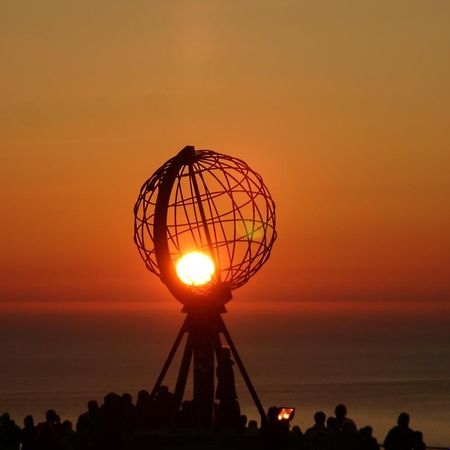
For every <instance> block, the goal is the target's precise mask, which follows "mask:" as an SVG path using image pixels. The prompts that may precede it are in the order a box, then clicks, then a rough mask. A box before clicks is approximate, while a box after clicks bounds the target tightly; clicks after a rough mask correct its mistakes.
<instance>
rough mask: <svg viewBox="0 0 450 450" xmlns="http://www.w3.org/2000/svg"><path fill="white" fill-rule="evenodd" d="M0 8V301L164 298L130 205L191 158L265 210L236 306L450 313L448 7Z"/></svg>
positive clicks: (96, 0) (94, 0)
mask: <svg viewBox="0 0 450 450" xmlns="http://www.w3.org/2000/svg"><path fill="white" fill-rule="evenodd" d="M3 5H4V6H2V14H1V16H0V38H1V40H0V42H1V55H2V61H3V64H2V70H1V71H0V94H1V97H0V98H1V102H0V118H1V120H0V147H1V166H0V170H1V174H0V175H1V177H0V199H1V204H2V209H3V214H2V221H1V233H0V236H1V238H0V239H1V249H2V251H1V253H0V293H1V294H0V300H1V301H3V302H15V301H24V302H39V301H40V302H47V301H55V300H56V301H66V302H69V301H70V302H77V301H94V302H101V301H107V300H114V301H119V302H128V301H131V302H139V301H143V300H147V299H148V300H149V301H157V300H163V301H165V300H166V299H169V298H170V297H169V294H168V293H167V292H166V289H165V288H164V287H163V286H162V285H161V283H160V282H159V280H158V279H157V278H156V277H154V276H153V275H151V274H150V273H148V272H147V271H146V269H145V267H144V264H143V263H142V261H141V259H140V257H139V255H138V252H137V250H136V248H135V247H134V244H133V240H132V238H133V215H132V207H133V204H134V202H135V199H136V196H137V193H138V190H139V188H140V186H141V185H142V183H143V182H144V180H145V179H147V178H148V177H149V176H150V175H151V174H152V173H153V171H154V170H155V169H156V168H158V167H159V165H161V164H162V163H163V162H164V161H165V160H166V159H168V158H169V157H171V156H172V155H173V154H174V153H176V152H177V151H178V150H179V149H181V148H182V147H183V146H185V145H188V144H191V145H195V146H196V147H197V148H210V149H213V150H217V151H220V152H223V153H228V154H232V155H234V156H237V157H240V158H242V159H245V160H246V161H247V162H248V163H249V164H250V165H251V166H252V167H253V168H254V169H256V170H257V171H258V172H260V173H261V174H262V175H263V177H264V179H265V181H266V183H267V185H268V187H269V189H270V191H271V193H272V195H273V197H274V199H275V201H276V204H277V214H278V234H279V238H278V241H277V243H276V246H275V249H274V252H273V255H272V257H271V259H270V260H269V262H268V263H267V264H266V266H265V267H264V268H263V269H262V271H261V272H260V273H258V275H257V276H255V278H254V279H253V280H252V281H250V283H249V284H248V285H247V286H245V287H244V288H242V289H240V290H239V291H236V293H235V298H239V299H241V300H242V301H256V300H257V301H266V300H267V301H272V300H276V301H280V302H291V301H308V302H309V301H326V302H330V301H341V302H342V301H366V302H374V301H375V302H376V301H384V302H386V301H389V302H390V301H392V302H395V301H415V302H416V301H419V302H421V301H423V302H425V301H427V302H434V303H436V302H446V301H448V300H449V296H450V202H449V198H450V127H449V123H450V83H449V80H450V58H449V54H450V27H449V26H448V24H449V23H450V3H449V2H444V1H435V2H423V1H396V2H392V1H380V2H360V1H357V0H355V1H349V2H345V3H342V2H331V1H330V2H301V1H281V2H280V1H272V2H269V1H261V0H252V1H243V2H234V1H230V2H222V1H211V0H208V1H192V2H187V1H185V2H151V1H140V0H138V1H135V2H109V1H106V0H103V1H102V0H90V1H89V2H87V1H81V2H75V3H71V4H69V3H67V2H58V1H56V0H50V1H47V0H44V1H41V2H34V3H33V2H29V3H27V4H25V3H23V2H20V1H19V2H18V1H9V0H7V1H6V2H4V4H3Z"/></svg>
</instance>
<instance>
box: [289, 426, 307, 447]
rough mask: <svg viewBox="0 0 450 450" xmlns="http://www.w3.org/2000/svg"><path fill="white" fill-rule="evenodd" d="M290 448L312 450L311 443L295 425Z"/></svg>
mask: <svg viewBox="0 0 450 450" xmlns="http://www.w3.org/2000/svg"><path fill="white" fill-rule="evenodd" d="M290 448H295V449H297V450H310V446H309V443H308V441H307V439H306V437H305V435H304V434H303V433H302V430H301V429H300V427H299V426H298V425H294V426H293V427H292V431H291V446H290Z"/></svg>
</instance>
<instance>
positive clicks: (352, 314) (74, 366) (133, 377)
mask: <svg viewBox="0 0 450 450" xmlns="http://www.w3.org/2000/svg"><path fill="white" fill-rule="evenodd" d="M179 309H180V308H178V307H177V306H176V305H175V306H171V307H169V308H157V307H154V308H153V307H152V308H139V307H136V305H133V307H130V308H122V309H120V308H119V309H117V308H111V310H109V309H108V308H105V309H104V310H103V309H102V308H97V309H92V310H91V309H90V308H89V307H85V308H84V309H81V310H75V311H71V310H69V309H67V310H65V309H59V310H55V311H52V310H51V309H47V310H45V311H39V310H38V309H34V310H30V311H28V310H27V309H26V308H23V309H22V310H21V311H15V310H10V311H2V314H1V317H0V374H1V376H0V413H2V412H4V411H8V412H10V414H11V415H12V417H13V418H14V419H15V420H16V422H17V423H20V424H21V423H22V419H23V417H24V416H25V415H26V414H32V415H34V416H35V419H36V420H38V421H40V420H42V418H43V415H44V413H45V410H46V409H48V408H55V409H56V410H57V412H58V413H59V414H60V416H61V418H63V419H65V418H69V419H71V420H73V421H74V422H75V421H76V418H77V416H78V415H79V414H80V413H81V412H83V411H84V410H85V409H86V402H87V400H89V399H96V400H98V401H99V402H100V401H101V400H102V398H103V396H104V395H105V394H107V393H108V392H110V391H116V392H118V393H124V392H130V393H131V394H132V395H133V396H135V395H136V393H137V392H138V391H139V390H140V389H143V388H146V389H149V390H150V389H151V387H152V383H153V382H154V381H155V379H156V377H157V375H158V373H159V370H160V369H161V366H162V364H163V362H164V358H165V356H166V354H167V353H168V351H169V349H170V346H171V345H172V342H173V340H174V338H175V335H176V333H177V331H178V328H179V326H180V325H181V322H182V320H183V317H182V315H181V314H180V312H179ZM229 311H230V312H229V313H228V314H227V315H226V316H225V317H224V318H225V320H226V323H227V324H228V327H229V330H230V332H231V334H232V336H233V338H234V340H235V343H236V345H237V347H238V349H239V351H240V353H241V357H242V359H243V360H244V363H245V365H246V367H247V370H248V372H249V374H250V376H251V378H252V380H253V382H254V384H255V387H256V388H257V391H258V393H259V395H260V398H261V400H262V402H263V404H264V405H265V407H268V406H271V405H279V406H294V407H296V408H297V410H296V417H295V419H294V421H293V422H294V423H296V424H298V425H300V427H301V428H302V430H304V429H306V428H307V427H309V426H311V424H312V422H313V419H312V416H313V414H314V412H315V411H318V410H323V411H324V412H325V413H326V414H327V415H328V414H332V413H333V410H334V407H335V405H336V404H338V403H340V402H342V403H345V404H346V405H347V408H348V411H349V417H351V418H352V419H354V420H355V422H356V423H357V425H358V426H364V425H371V426H373V429H374V435H375V436H376V437H377V439H378V440H379V441H382V439H384V436H385V434H386V432H387V431H388V429H389V428H390V427H391V426H393V425H394V424H395V421H396V419H397V416H398V414H399V413H400V412H402V411H406V412H408V413H409V414H410V415H411V427H412V428H413V429H416V430H420V431H422V432H423V433H424V439H425V442H426V443H427V445H434V446H449V445H450V332H449V328H450V327H449V316H448V314H447V312H446V311H447V310H446V309H445V308H444V309H443V311H444V312H443V313H441V314H436V312H434V313H429V314H427V313H426V312H424V311H426V310H424V311H419V312H414V311H413V310H412V311H410V312H409V313H408V312H407V313H405V311H408V308H406V309H404V310H402V309H401V308H400V309H397V310H396V311H394V312H389V311H386V310H385V309H384V308H376V309H375V310H374V309H370V308H369V309H364V308H359V309H357V310H356V311H354V310H352V308H351V307H347V308H335V307H333V308H326V307H323V308H319V309H317V308H311V307H305V308H303V307H302V306H301V305H296V306H295V307H291V306H290V305H283V307H282V308H274V307H268V306H267V305H266V306H264V307H259V306H256V305H248V304H247V305H245V307H243V306H238V304H236V306H234V305H230V307H229ZM402 311H403V312H402ZM178 366H179V360H178V359H177V360H176V361H175V364H174V367H173V369H172V370H171V372H170V373H169V375H168V378H167V383H168V384H169V386H170V388H171V389H173V386H174V379H175V376H176V369H177V368H178ZM236 378H237V382H238V390H239V393H240V397H241V407H242V410H243V412H244V413H245V414H247V415H248V417H249V418H256V419H258V417H257V413H256V410H255V408H254V407H253V406H252V402H251V399H250V397H249V395H248V394H247V391H246V390H245V388H244V386H243V383H242V379H241V378H240V377H239V376H237V377H236ZM187 394H188V396H187V397H189V395H190V394H191V387H190V386H188V392H187Z"/></svg>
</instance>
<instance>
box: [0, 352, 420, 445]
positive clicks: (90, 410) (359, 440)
mask: <svg viewBox="0 0 450 450" xmlns="http://www.w3.org/2000/svg"><path fill="white" fill-rule="evenodd" d="M233 365H234V362H233V360H232V359H231V352H230V349H229V348H227V347H223V348H222V350H221V352H220V354H219V358H218V364H217V371H216V375H217V388H216V395H215V398H216V402H215V404H214V423H213V429H214V430H215V431H216V432H217V433H218V434H220V433H225V432H226V433H230V432H231V433H235V434H236V435H245V436H248V437H255V438H260V439H259V440H258V439H255V440H254V442H255V443H257V445H256V446H255V445H253V447H252V448H267V449H277V450H278V449H283V448H286V449H288V448H289V449H290V448H292V449H297V450H377V449H378V448H379V445H378V443H377V441H376V439H375V438H374V437H373V435H372V428H371V427H369V426H366V427H363V428H360V429H359V430H358V429H357V427H356V424H355V422H354V421H353V420H352V419H350V418H348V417H347V409H346V407H345V406H344V405H342V404H340V405H337V406H336V409H335V415H334V416H330V417H328V418H327V417H326V415H325V413H324V412H322V411H319V412H317V413H316V414H314V425H313V426H311V427H310V428H308V429H307V430H306V431H305V433H303V432H302V431H301V430H300V428H299V427H298V426H294V427H293V428H292V430H291V429H290V419H291V418H292V416H290V417H289V419H284V415H283V414H281V415H280V408H279V407H276V406H272V407H270V408H269V410H268V412H267V419H266V420H265V421H264V423H262V426H261V428H260V429H258V425H257V423H256V421H254V420H250V421H249V422H248V424H247V417H246V416H245V415H242V414H241V411H240V406H239V402H238V397H237V393H236V386H235V379H234V373H233ZM198 406H199V405H197V404H196V403H195V402H194V400H191V401H188V400H185V401H183V402H182V403H181V405H180V404H179V401H177V399H176V396H175V395H174V394H173V393H171V392H170V391H169V389H168V387H167V386H164V385H161V386H159V387H158V388H157V389H156V392H155V393H154V394H153V395H152V394H150V393H149V392H148V391H146V390H142V391H140V392H139V393H138V396H137V401H136V404H133V400H132V397H131V395H130V394H123V395H118V394H115V393H113V392H111V393H109V394H108V395H106V396H105V397H104V401H103V404H102V405H101V406H99V405H98V403H97V402H96V401H95V400H90V401H89V402H88V404H87V411H86V412H84V413H83V414H81V415H80V416H79V417H78V420H77V423H76V426H75V430H73V427H72V423H71V422H70V421H69V420H64V421H63V422H61V419H60V417H59V416H58V414H57V413H56V412H55V411H54V410H53V409H49V410H48V411H47V413H46V415H45V421H43V422H41V423H38V424H37V425H35V423H34V420H33V417H32V416H26V417H25V419H24V426H23V428H20V427H19V426H18V425H16V423H15V422H14V421H13V420H12V419H11V418H10V416H9V414H7V413H5V414H3V415H2V416H1V417H0V450H20V449H22V450H128V449H129V448H131V447H133V445H132V443H133V439H134V436H136V432H139V431H142V430H174V429H176V428H178V429H180V428H185V429H195V428H202V427H203V425H204V423H202V422H201V417H202V415H201V414H199V411H200V409H199V408H198ZM383 445H384V447H385V449H386V450H424V449H425V448H426V446H425V444H424V442H423V439H422V433H420V432H417V431H413V430H411V429H410V428H409V416H408V414H406V413H402V414H400V416H399V418H398V422H397V426H395V427H394V428H392V429H391V430H390V431H389V433H388V434H387V436H386V439H385V440H384V444H383Z"/></svg>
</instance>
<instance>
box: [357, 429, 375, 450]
mask: <svg viewBox="0 0 450 450" xmlns="http://www.w3.org/2000/svg"><path fill="white" fill-rule="evenodd" d="M378 449H379V445H378V442H377V440H376V439H375V438H374V437H373V435H372V427H363V428H361V429H360V430H359V431H358V450H378Z"/></svg>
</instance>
